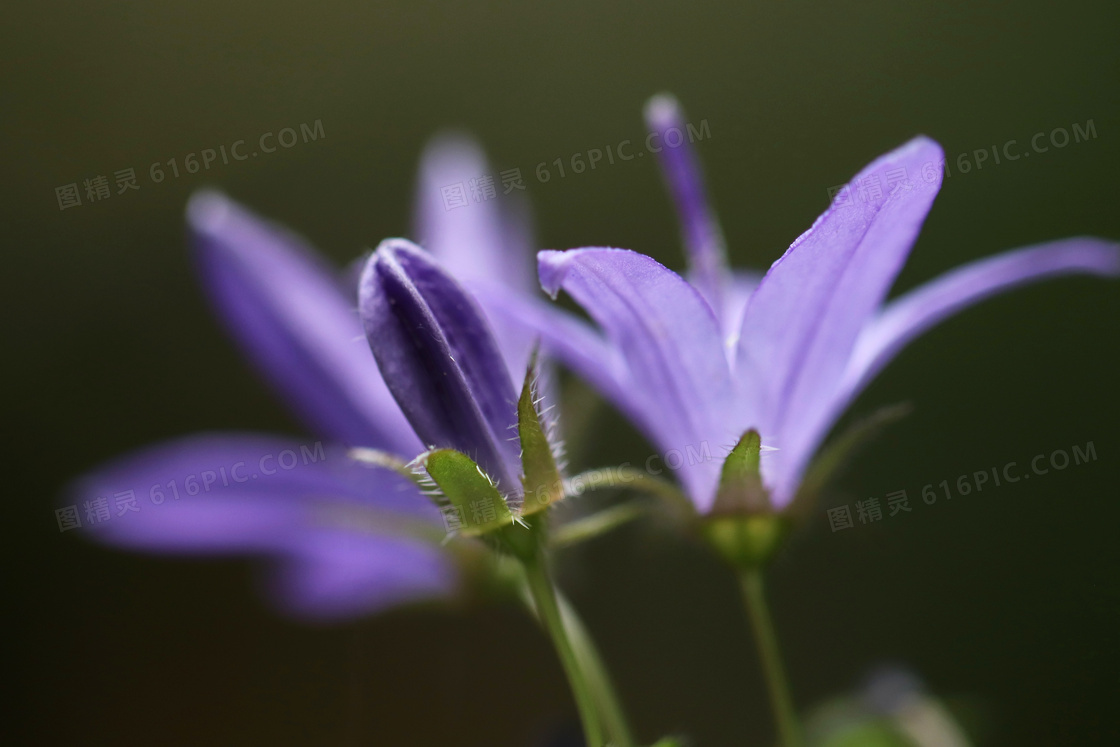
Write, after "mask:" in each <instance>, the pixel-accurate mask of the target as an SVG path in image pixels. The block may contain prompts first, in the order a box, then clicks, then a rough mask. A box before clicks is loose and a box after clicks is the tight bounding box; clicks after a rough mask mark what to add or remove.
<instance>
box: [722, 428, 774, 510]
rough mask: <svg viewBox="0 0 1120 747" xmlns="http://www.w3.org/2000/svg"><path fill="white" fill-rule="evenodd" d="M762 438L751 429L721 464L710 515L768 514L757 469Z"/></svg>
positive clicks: (763, 490)
mask: <svg viewBox="0 0 1120 747" xmlns="http://www.w3.org/2000/svg"><path fill="white" fill-rule="evenodd" d="M761 452H762V438H761V437H760V436H759V435H758V431H756V430H754V429H753V428H752V429H751V430H749V431H747V432H746V433H744V434H743V435H742V437H741V438H740V439H739V443H737V444H735V448H734V449H732V450H731V453H730V454H728V455H727V458H726V459H724V460H723V469H722V470H720V475H719V489H718V490H717V491H716V500H715V503H714V504H712V511H711V513H712V514H713V515H735V516H742V515H744V514H758V513H763V512H768V511H770V510H771V509H770V498H769V496H768V495H767V494H766V489H765V488H764V487H762V476H761V475H760V474H759V471H758V466H759V460H760V455H761Z"/></svg>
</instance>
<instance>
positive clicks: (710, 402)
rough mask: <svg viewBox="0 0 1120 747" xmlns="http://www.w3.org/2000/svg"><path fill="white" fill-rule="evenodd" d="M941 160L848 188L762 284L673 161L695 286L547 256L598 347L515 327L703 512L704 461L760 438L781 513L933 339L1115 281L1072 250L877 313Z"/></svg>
mask: <svg viewBox="0 0 1120 747" xmlns="http://www.w3.org/2000/svg"><path fill="white" fill-rule="evenodd" d="M646 116H647V121H648V123H649V126H650V127H651V129H653V130H656V131H661V132H665V131H667V130H668V129H669V128H672V127H677V128H681V129H682V131H683V128H684V123H683V118H682V116H681V112H680V109H679V107H678V106H677V104H676V102H675V101H674V100H673V99H671V98H669V97H667V96H660V97H657V98H655V99H653V100H652V101H651V102H650V104H649V105H648V107H647V110H646ZM665 139H666V138H663V140H665ZM943 160H944V157H943V154H942V151H941V148H940V147H939V146H938V145H937V143H935V142H933V141H932V140H930V139H928V138H925V137H918V138H915V139H914V140H912V141H910V142H909V143H906V144H905V145H903V146H902V147H900V148H898V149H897V150H894V151H892V152H890V153H888V154H886V155H884V156H882V157H880V158H879V159H877V160H875V161H874V162H872V163H871V164H870V165H869V166H867V167H866V168H865V169H863V171H861V172H860V173H859V174H858V175H856V177H854V178H853V179H852V181H851V183H850V184H851V185H852V190H853V192H854V191H856V190H860V191H858V192H857V193H856V194H853V192H842V193H841V194H840V195H838V196H837V198H836V200H834V202H833V204H832V205H831V206H830V207H829V208H828V210H826V211H825V213H824V214H823V215H821V217H820V218H818V219H817V221H816V222H815V223H814V224H813V226H812V227H811V228H810V229H809V230H808V231H806V232H805V233H804V234H803V235H802V236H801V237H799V238H798V239H797V240H796V241H795V242H794V243H793V245H792V246H790V248H789V249H788V250H787V251H786V253H785V254H784V255H783V256H782V257H781V258H780V259H779V260H778V261H777V262H775V263H774V264H773V266H772V267H771V268H770V270H769V271H768V272H767V273H766V275H765V276H764V277H762V278H761V280H758V281H754V280H752V278H751V277H750V276H744V275H741V274H735V273H731V272H729V271H728V270H727V269H726V260H725V257H724V252H723V243H722V238H721V234H720V231H719V227H718V224H717V223H716V220H715V217H714V214H713V212H712V210H711V208H710V207H709V205H708V201H707V199H706V198H705V195H704V192H703V183H702V180H701V178H700V174H699V169H698V166H697V163H696V161H695V159H694V157H693V154H692V153H691V152H690V150H689V149H688V146H687V145H686V144H682V145H681V146H680V147H677V148H675V149H674V148H668V147H667V148H665V149H664V150H663V151H662V153H661V164H662V167H663V171H664V174H665V177H666V181H667V182H668V185H669V188H670V192H671V193H672V196H673V198H674V201H675V202H676V205H677V210H678V212H679V216H680V221H681V225H682V233H683V235H684V243H685V246H686V248H687V250H688V256H689V260H690V264H691V268H690V277H691V278H692V282H689V281H686V280H685V279H684V278H682V277H680V276H679V275H677V274H676V273H674V272H672V271H670V270H668V269H666V268H665V267H663V266H662V265H660V264H658V263H657V262H655V261H654V260H652V259H650V258H649V257H646V256H644V255H641V254H638V253H636V252H632V251H628V250H622V249H608V248H584V249H573V250H570V251H566V252H558V251H544V252H541V253H540V254H539V272H540V280H541V284H542V285H543V287H544V288H545V290H546V291H548V292H549V293H550V294H552V295H553V296H555V295H556V294H557V293H558V292H559V291H560V290H564V291H566V292H567V293H568V294H570V295H571V296H572V298H573V299H575V301H576V302H578V303H579V304H580V305H581V306H582V307H583V308H584V309H585V310H586V311H587V312H588V314H590V316H591V317H592V318H593V319H594V321H595V322H596V323H597V324H598V326H599V327H600V329H601V331H602V335H601V336H597V335H594V334H592V333H591V330H589V329H587V328H586V327H585V326H583V325H581V324H579V323H577V322H575V321H574V320H572V319H568V318H561V319H558V318H557V315H556V314H554V313H543V312H542V313H536V314H528V313H524V312H523V313H522V314H521V317H522V318H523V319H525V320H527V321H528V322H531V323H532V324H534V325H536V326H537V328H538V329H539V330H540V333H541V335H542V343H543V345H544V347H545V348H546V349H549V350H550V351H551V352H552V353H553V354H555V355H556V356H558V357H559V358H560V359H562V360H563V361H565V362H566V363H567V364H568V365H569V366H570V367H571V368H573V369H574V370H575V371H576V372H578V373H579V374H581V375H582V376H583V377H585V378H586V379H587V380H588V381H589V382H591V383H592V384H593V385H595V386H597V387H598V388H599V389H600V391H601V392H602V393H603V394H604V395H605V396H606V397H607V398H608V399H610V400H611V401H612V402H613V403H614V404H615V405H616V406H617V407H618V408H619V409H620V410H621V411H623V412H624V413H625V414H627V415H628V416H630V417H631V418H632V419H633V420H634V422H635V423H636V424H637V425H638V426H639V427H640V428H641V429H642V430H643V431H644V432H645V434H646V435H647V437H648V438H650V440H651V441H652V442H653V443H654V444H655V445H656V446H657V447H658V448H659V449H660V450H662V451H664V452H669V451H671V450H672V451H675V452H676V453H678V454H680V455H681V456H682V458H681V459H680V460H678V461H680V462H682V465H681V468H680V471H679V475H680V478H681V481H682V483H683V484H684V486H685V488H686V490H687V491H688V493H689V495H690V497H691V498H692V500H693V502H694V503H695V505H696V507H697V509H698V510H700V511H702V512H706V511H708V510H710V509H711V507H712V504H713V501H714V499H715V493H716V487H717V484H718V480H719V475H720V468H721V461H722V460H721V459H718V458H704V457H705V456H706V455H707V454H709V453H714V451H715V450H716V449H719V448H721V447H722V448H730V447H731V446H733V445H734V444H735V443H736V442H737V441H738V439H739V438H740V436H741V435H742V434H743V433H744V432H745V431H746V430H748V429H751V428H754V429H756V430H757V431H758V432H759V433H760V434H761V436H762V440H763V444H764V445H766V446H769V447H773V449H774V450H773V451H770V452H768V453H766V454H765V455H764V457H765V458H764V459H763V460H762V466H761V470H762V478H763V482H764V485H765V486H766V488H767V489H768V491H769V494H770V499H771V501H772V505H773V506H774V507H775V508H776V509H779V510H780V509H782V508H784V507H786V506H788V505H789V503H790V502H791V501H792V499H793V498H794V496H795V495H796V492H797V489H798V486H799V482H800V480H801V477H802V476H803V474H804V472H805V469H806V467H807V464H808V463H809V460H810V459H811V457H812V456H813V454H814V453H815V452H816V450H817V448H818V447H819V445H820V443H821V441H822V440H823V439H824V437H825V436H826V435H827V433H828V431H829V429H830V428H831V426H832V425H833V424H834V422H835V421H836V419H837V418H838V417H839V416H840V415H841V413H843V411H844V410H845V409H846V408H847V407H848V405H849V404H850V403H851V402H852V400H853V399H854V398H855V397H856V396H857V395H858V394H859V393H860V391H861V390H862V389H863V388H864V387H865V386H866V385H867V383H868V382H869V381H870V380H871V379H872V378H873V377H874V376H875V375H876V374H877V373H878V372H879V371H880V370H881V369H882V368H883V367H884V366H885V365H886V364H887V363H888V362H890V360H891V359H892V358H893V357H894V356H895V355H896V354H897V353H898V352H899V351H900V350H901V349H902V348H903V346H905V345H906V344H907V343H908V342H909V341H911V340H912V339H914V338H915V337H917V336H918V335H920V334H921V333H922V332H924V331H925V330H926V329H928V328H930V327H931V326H933V325H934V324H936V323H937V322H939V321H941V320H942V319H944V318H946V317H947V316H949V315H950V314H952V313H953V312H956V311H958V310H960V309H963V308H965V307H967V306H969V305H971V304H973V303H976V302H978V301H980V300H982V299H984V298H986V297H988V296H990V295H992V294H994V293H997V292H999V291H1003V290H1006V289H1009V288H1012V287H1014V286H1017V285H1021V284H1024V283H1027V282H1031V281H1035V280H1040V279H1043V278H1047V277H1053V276H1056V275H1063V274H1071V273H1089V274H1098V275H1113V276H1115V275H1117V274H1120V247H1118V246H1117V244H1115V243H1112V242H1107V241H1103V240H1100V239H1094V238H1073V239H1066V240H1062V241H1054V242H1050V243H1046V244H1040V245H1037V246H1033V247H1028V248H1024V249H1018V250H1014V251H1010V252H1006V253H1003V254H1000V255H996V256H994V257H990V258H988V259H984V260H981V261H978V262H973V263H970V264H968V265H965V266H963V267H960V268H958V269H955V270H953V271H951V272H949V273H946V274H945V275H943V276H942V277H940V278H937V279H935V280H933V281H931V282H929V283H927V284H925V285H924V286H922V287H920V288H917V289H915V290H913V291H910V292H908V293H906V294H905V295H903V296H901V297H899V298H897V299H894V300H892V301H890V302H886V303H884V302H885V299H886V296H887V293H888V291H889V290H890V287H891V284H892V283H893V281H894V279H895V277H896V276H897V274H898V272H899V271H900V269H901V268H902V265H903V263H904V262H905V260H906V256H907V255H908V254H909V252H910V249H911V247H912V246H913V244H914V241H915V239H916V238H917V236H918V232H919V230H920V229H921V225H922V221H923V220H924V219H925V217H926V214H927V213H928V212H929V209H930V207H931V205H932V203H933V199H934V196H935V195H936V194H937V191H938V188H939V187H940V179H941V177H940V165H941V163H942V162H943ZM931 166H932V169H933V172H934V173H933V174H932V179H931V178H930V176H931V174H930V169H931ZM923 169H924V170H923ZM876 187H877V188H876ZM511 311H512V310H511ZM690 452H691V453H690ZM693 455H695V457H696V458H688V457H692V456H693ZM671 466H676V465H675V464H674V465H671Z"/></svg>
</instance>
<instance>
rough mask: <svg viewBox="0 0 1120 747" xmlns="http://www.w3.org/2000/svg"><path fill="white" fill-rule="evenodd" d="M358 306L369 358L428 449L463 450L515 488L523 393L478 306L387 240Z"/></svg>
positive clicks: (406, 246) (419, 256) (428, 261)
mask: <svg viewBox="0 0 1120 747" xmlns="http://www.w3.org/2000/svg"><path fill="white" fill-rule="evenodd" d="M360 299H361V300H360V307H361V315H362V321H363V322H364V324H365V329H366V335H367V337H368V339H369V344H370V348H371V349H372V350H373V355H374V357H375V358H376V359H377V363H378V365H379V366H380V368H381V372H382V374H383V375H384V377H385V381H386V383H387V384H388V386H389V390H390V391H391V392H392V393H393V396H394V397H395V398H396V400H397V403H398V404H399V405H400V407H401V410H402V411H403V412H404V414H405V417H407V418H408V420H409V422H410V423H412V427H413V428H414V429H415V431H416V433H417V434H418V435H419V436H420V438H421V439H422V440H423V441H424V443H425V444H426V445H428V446H429V447H439V448H451V449H456V450H458V451H461V452H463V453H465V454H467V455H468V456H470V457H471V458H472V459H474V461H475V462H477V463H478V464H479V465H481V467H482V468H483V469H484V470H486V472H487V473H488V474H489V475H490V476H491V477H493V478H495V479H497V480H498V481H499V483H500V484H501V487H502V489H503V490H507V491H508V490H512V489H516V487H517V486H518V484H519V480H518V479H517V478H518V475H519V474H520V460H519V447H518V444H517V431H516V430H515V428H516V425H517V394H516V391H515V390H514V387H513V382H512V381H511V380H510V377H509V375H508V372H507V370H506V366H505V363H504V362H503V360H502V357H501V355H500V354H499V352H498V347H497V343H496V342H495V341H494V338H493V336H492V335H491V333H490V330H489V327H488V325H487V323H486V319H485V317H484V316H483V314H482V311H481V310H480V309H479V308H478V306H477V305H476V303H475V302H474V300H473V299H472V298H471V297H470V296H469V295H468V294H467V293H466V292H465V291H464V290H463V289H462V288H461V287H460V286H459V285H458V284H457V283H456V282H455V281H454V280H453V279H452V278H451V277H450V276H449V275H448V274H447V273H446V272H444V271H443V270H442V269H441V268H440V267H439V266H438V265H437V264H436V263H435V261H434V260H433V259H432V257H431V256H430V255H428V254H427V253H425V252H424V251H423V250H421V249H420V248H419V247H417V246H416V245H415V244H412V243H411V242H409V241H406V240H404V239H387V240H386V241H383V242H381V245H380V246H379V247H378V248H377V251H376V252H375V253H374V255H373V257H371V258H370V262H369V264H368V265H366V270H365V272H364V273H363V275H362V282H361V290H360ZM511 439H512V440H511Z"/></svg>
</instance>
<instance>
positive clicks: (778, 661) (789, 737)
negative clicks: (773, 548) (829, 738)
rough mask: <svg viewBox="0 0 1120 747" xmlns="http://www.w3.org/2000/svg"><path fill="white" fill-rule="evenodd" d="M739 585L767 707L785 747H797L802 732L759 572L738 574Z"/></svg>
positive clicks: (744, 571) (751, 570)
mask: <svg viewBox="0 0 1120 747" xmlns="http://www.w3.org/2000/svg"><path fill="white" fill-rule="evenodd" d="M739 582H740V585H741V587H742V590H743V601H744V603H745V605H746V608H747V615H748V616H749V617H750V619H751V630H752V631H753V632H754V640H755V643H756V644H758V653H759V655H760V656H761V657H762V668H763V671H764V672H765V674H766V685H767V687H768V689H769V690H770V705H771V707H772V708H773V709H774V720H775V721H776V722H777V724H778V734H779V735H780V737H781V740H782V745H783V746H784V747H798V745H800V744H801V730H800V728H799V727H798V724H797V712H796V711H795V710H794V707H793V698H792V697H790V692H789V682H788V680H787V679H786V673H785V668H784V667H783V666H782V656H781V653H780V652H779V651H778V637H777V635H775V633H774V621H773V619H772V618H771V617H770V607H769V605H768V604H767V603H766V592H765V590H764V589H763V584H762V572H761V571H759V570H757V569H749V570H743V571H741V572H740V575H739Z"/></svg>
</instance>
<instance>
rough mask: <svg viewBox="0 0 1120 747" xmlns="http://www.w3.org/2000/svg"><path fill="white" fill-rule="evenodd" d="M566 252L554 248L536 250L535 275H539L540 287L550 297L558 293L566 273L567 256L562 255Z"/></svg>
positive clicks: (554, 296) (554, 297)
mask: <svg viewBox="0 0 1120 747" xmlns="http://www.w3.org/2000/svg"><path fill="white" fill-rule="evenodd" d="M566 254H567V252H562V251H558V250H556V249H543V250H541V251H539V252H537V275H538V276H539V277H540V281H541V288H543V289H544V292H545V293H547V294H548V295H549V297H551V298H552V299H554V300H555V299H556V297H557V296H558V295H560V286H561V285H563V284H564V276H565V275H567V274H568V267H569V264H570V263H569V258H568V257H566V256H564V255H566Z"/></svg>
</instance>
